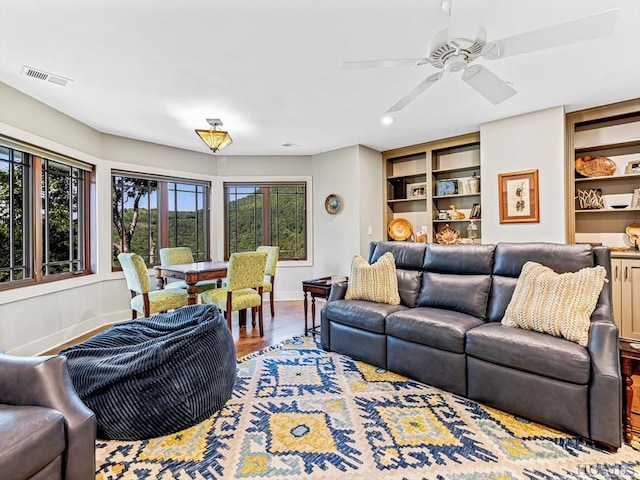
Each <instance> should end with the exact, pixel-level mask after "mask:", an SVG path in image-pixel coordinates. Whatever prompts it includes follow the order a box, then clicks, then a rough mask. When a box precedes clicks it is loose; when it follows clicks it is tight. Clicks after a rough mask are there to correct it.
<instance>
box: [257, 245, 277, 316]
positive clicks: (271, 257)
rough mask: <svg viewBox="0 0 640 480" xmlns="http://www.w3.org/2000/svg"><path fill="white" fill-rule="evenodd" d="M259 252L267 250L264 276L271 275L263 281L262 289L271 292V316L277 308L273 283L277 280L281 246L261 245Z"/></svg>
mask: <svg viewBox="0 0 640 480" xmlns="http://www.w3.org/2000/svg"><path fill="white" fill-rule="evenodd" d="M256 251H257V252H267V266H266V267H265V269H264V276H265V277H269V278H266V279H265V280H264V282H263V283H262V290H263V291H264V292H265V293H269V306H270V307H271V316H272V317H273V316H274V313H275V309H274V305H273V284H274V282H275V280H276V267H277V266H278V257H279V256H280V247H267V246H265V245H261V246H259V247H258V248H256Z"/></svg>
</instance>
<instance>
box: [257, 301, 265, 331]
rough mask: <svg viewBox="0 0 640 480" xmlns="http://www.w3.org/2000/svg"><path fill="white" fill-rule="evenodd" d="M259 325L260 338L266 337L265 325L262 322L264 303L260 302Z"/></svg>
mask: <svg viewBox="0 0 640 480" xmlns="http://www.w3.org/2000/svg"><path fill="white" fill-rule="evenodd" d="M258 309H259V310H258V325H259V326H260V336H261V337H264V323H263V322H262V302H260V306H259V307H258Z"/></svg>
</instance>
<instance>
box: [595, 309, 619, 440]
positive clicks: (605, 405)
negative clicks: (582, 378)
mask: <svg viewBox="0 0 640 480" xmlns="http://www.w3.org/2000/svg"><path fill="white" fill-rule="evenodd" d="M610 312H611V309H610V307H609V306H604V305H603V306H601V307H599V308H597V309H596V311H595V312H594V314H593V315H592V321H591V330H590V334H589V345H588V349H589V355H590V358H591V385H590V388H589V403H590V408H589V415H590V418H589V424H590V430H591V432H590V434H591V435H590V436H591V438H592V439H593V440H595V441H597V442H601V443H605V444H607V445H610V446H612V447H615V448H618V447H620V445H621V444H622V375H621V373H620V343H619V339H618V328H617V327H616V325H615V324H614V323H613V321H612V320H611V313H610Z"/></svg>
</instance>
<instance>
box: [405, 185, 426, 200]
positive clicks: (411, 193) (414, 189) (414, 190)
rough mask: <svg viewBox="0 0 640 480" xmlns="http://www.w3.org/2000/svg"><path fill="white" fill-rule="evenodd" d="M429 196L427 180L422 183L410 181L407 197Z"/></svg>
mask: <svg viewBox="0 0 640 480" xmlns="http://www.w3.org/2000/svg"><path fill="white" fill-rule="evenodd" d="M426 197H427V184H426V182H420V183H408V184H407V198H408V199H412V198H426Z"/></svg>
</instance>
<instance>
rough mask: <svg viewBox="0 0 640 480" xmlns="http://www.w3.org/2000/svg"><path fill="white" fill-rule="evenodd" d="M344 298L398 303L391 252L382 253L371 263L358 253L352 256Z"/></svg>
mask: <svg viewBox="0 0 640 480" xmlns="http://www.w3.org/2000/svg"><path fill="white" fill-rule="evenodd" d="M344 298H345V299H347V300H367V301H369V302H378V303H388V304H389V305H399V304H400V294H399V293H398V278H397V277H396V262H395V260H394V258H393V255H392V254H391V252H387V253H385V254H384V255H382V256H381V257H380V258H379V259H378V261H377V262H376V263H374V264H373V265H369V264H368V263H367V261H366V260H365V259H364V258H362V257H361V256H360V255H356V256H354V257H353V261H352V262H351V274H350V275H349V283H348V284H347V293H346V294H345V297H344Z"/></svg>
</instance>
